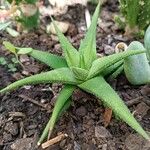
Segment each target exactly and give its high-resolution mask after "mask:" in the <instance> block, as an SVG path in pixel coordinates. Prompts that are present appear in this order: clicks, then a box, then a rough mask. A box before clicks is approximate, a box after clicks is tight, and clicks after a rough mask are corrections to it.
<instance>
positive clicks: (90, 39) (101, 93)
mask: <svg viewBox="0 0 150 150" xmlns="http://www.w3.org/2000/svg"><path fill="white" fill-rule="evenodd" d="M99 10H100V3H99V4H98V6H97V8H96V10H95V13H94V15H93V18H92V23H91V26H90V28H89V30H88V32H87V33H86V36H85V38H84V40H83V41H82V42H81V45H80V47H79V50H78V51H77V50H76V49H75V48H74V47H73V46H72V45H71V43H70V42H69V41H68V40H67V39H66V37H65V36H64V35H63V34H62V33H61V32H60V30H59V29H58V28H57V26H56V25H55V22H53V23H54V26H55V30H56V31H57V35H58V38H59V41H60V44H61V47H62V49H63V53H64V57H60V56H56V55H53V54H50V53H46V52H42V51H38V50H34V49H32V51H30V52H29V53H28V55H30V56H32V57H34V58H36V59H38V60H40V61H41V62H43V63H45V64H47V65H49V66H50V67H51V68H53V69H54V70H51V71H48V72H45V73H41V74H37V75H33V76H31V77H27V78H25V79H22V80H19V81H16V82H14V83H12V84H10V85H9V86H7V87H6V88H4V89H2V90H0V93H6V92H9V91H11V90H14V89H16V88H19V87H20V86H24V85H28V84H39V83H53V82H59V83H63V84H64V87H63V89H62V90H61V92H60V94H59V96H58V98H57V101H56V104H55V106H54V110H53V113H52V116H51V118H50V120H49V122H48V124H47V125H46V128H45V130H44V131H43V133H42V135H41V137H40V139H39V141H38V145H40V144H41V143H42V142H43V140H44V139H45V138H46V137H47V136H48V137H50V135H51V133H52V130H53V128H54V125H55V123H56V121H57V119H58V117H59V116H60V115H61V114H62V112H64V110H66V109H67V108H68V107H69V106H70V103H71V99H70V97H71V95H72V93H73V91H74V90H75V89H76V88H80V89H82V90H84V91H86V92H88V93H91V94H93V95H95V96H97V97H98V98H99V99H100V100H102V101H103V102H104V103H105V105H107V106H108V107H110V108H112V110H113V112H114V113H115V114H116V115H117V116H119V117H120V118H121V119H122V120H124V121H125V122H126V123H127V124H128V125H129V126H131V127H132V128H133V129H135V130H136V131H137V132H138V133H139V134H141V135H142V136H143V137H144V138H145V139H147V140H150V137H149V136H148V135H147V133H146V132H145V131H144V130H143V128H142V127H141V126H140V124H139V123H138V122H137V121H136V120H135V118H134V117H133V115H132V114H131V113H130V111H129V109H128V108H127V106H126V105H125V104H124V102H123V101H122V100H121V98H120V97H119V96H118V94H117V93H116V92H115V91H114V90H113V89H112V88H111V86H110V85H109V84H108V83H107V82H106V81H105V79H104V77H107V76H108V74H110V73H111V72H112V71H114V70H117V68H118V67H120V65H122V63H123V60H124V59H125V58H128V57H129V56H131V55H136V54H141V53H144V52H145V51H144V50H130V51H125V52H121V53H118V54H113V55H110V56H106V57H102V58H97V55H96V26H97V20H98V16H99ZM15 49H16V52H17V53H19V54H21V53H22V52H23V51H24V50H25V49H26V48H19V47H15ZM30 50H31V48H30ZM20 51H21V52H20Z"/></svg>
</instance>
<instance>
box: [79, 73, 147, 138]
mask: <svg viewBox="0 0 150 150" xmlns="http://www.w3.org/2000/svg"><path fill="white" fill-rule="evenodd" d="M78 86H79V87H80V88H81V89H83V90H85V91H87V92H89V93H91V94H94V95H95V96H97V97H98V98H99V99H100V100H102V101H103V102H104V103H105V104H106V105H107V106H108V107H109V108H112V110H113V112H114V113H115V114H116V115H118V116H119V117H120V118H121V119H122V120H123V121H125V122H126V123H127V124H128V125H129V126H131V127H132V128H133V129H134V130H136V131H137V132H138V133H139V134H141V135H142V136H143V137H144V138H145V139H147V140H150V137H149V136H148V135H147V133H146V132H145V131H144V130H143V128H142V127H141V126H140V124H139V123H138V122H137V121H136V120H135V118H134V117H133V115H132V114H131V113H130V111H129V109H128V108H127V106H126V105H125V104H124V102H123V101H122V100H121V98H120V97H119V96H118V94H117V93H116V92H115V91H114V90H113V89H112V88H111V87H110V85H109V84H108V83H107V82H106V81H105V80H104V78H103V77H102V76H100V77H95V78H93V79H91V80H88V81H86V82H84V83H82V84H80V85H78Z"/></svg>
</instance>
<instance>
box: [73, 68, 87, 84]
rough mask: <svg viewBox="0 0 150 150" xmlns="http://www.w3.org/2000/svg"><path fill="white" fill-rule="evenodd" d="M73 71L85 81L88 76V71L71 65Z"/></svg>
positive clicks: (78, 77)
mask: <svg viewBox="0 0 150 150" xmlns="http://www.w3.org/2000/svg"><path fill="white" fill-rule="evenodd" d="M71 70H72V72H73V73H74V75H75V77H76V78H77V79H78V80H82V81H84V80H85V79H86V78H87V76H88V71H87V70H85V69H82V68H78V67H71Z"/></svg>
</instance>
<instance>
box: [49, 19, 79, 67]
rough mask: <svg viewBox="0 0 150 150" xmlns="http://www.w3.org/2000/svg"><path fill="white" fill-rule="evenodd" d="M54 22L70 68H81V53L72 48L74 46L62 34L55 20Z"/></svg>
mask: <svg viewBox="0 0 150 150" xmlns="http://www.w3.org/2000/svg"><path fill="white" fill-rule="evenodd" d="M52 21H53V25H54V28H55V30H56V32H57V36H58V38H59V41H60V44H61V47H62V49H63V52H64V55H65V58H66V61H67V64H68V66H69V67H72V66H74V67H79V63H80V56H79V52H78V51H77V50H76V49H75V48H74V47H73V46H72V44H71V43H70V42H69V41H68V39H67V38H66V37H65V36H64V35H63V33H61V31H60V30H59V28H58V27H57V25H56V23H55V21H54V20H53V19H52Z"/></svg>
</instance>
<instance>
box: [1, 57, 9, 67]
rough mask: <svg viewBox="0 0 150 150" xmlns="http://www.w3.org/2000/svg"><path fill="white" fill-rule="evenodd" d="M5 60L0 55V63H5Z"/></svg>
mask: <svg viewBox="0 0 150 150" xmlns="http://www.w3.org/2000/svg"><path fill="white" fill-rule="evenodd" d="M6 64H7V61H6V60H5V58H4V57H0V65H6Z"/></svg>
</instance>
